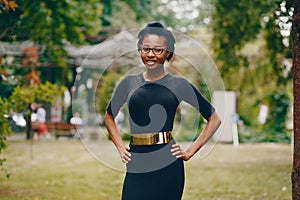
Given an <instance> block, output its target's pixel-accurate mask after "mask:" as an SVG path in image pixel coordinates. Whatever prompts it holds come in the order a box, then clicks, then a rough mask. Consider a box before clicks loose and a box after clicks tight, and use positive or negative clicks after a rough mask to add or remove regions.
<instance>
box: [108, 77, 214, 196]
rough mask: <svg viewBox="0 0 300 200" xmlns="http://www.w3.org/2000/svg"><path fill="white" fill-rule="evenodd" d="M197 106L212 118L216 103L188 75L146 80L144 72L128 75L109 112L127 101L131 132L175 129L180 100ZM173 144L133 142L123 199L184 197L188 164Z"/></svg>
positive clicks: (120, 86)
mask: <svg viewBox="0 0 300 200" xmlns="http://www.w3.org/2000/svg"><path fill="white" fill-rule="evenodd" d="M182 101H185V102H187V103H189V104H190V105H192V106H194V107H195V108H196V109H197V110H198V111H199V112H200V113H201V115H202V116H203V117H204V118H205V119H208V118H209V117H210V116H211V115H212V113H213V112H214V110H215V109H214V108H213V106H212V105H211V104H210V103H209V101H207V100H206V98H205V97H203V96H202V95H201V93H200V92H199V91H198V90H197V89H196V88H195V87H194V86H193V85H192V84H191V83H190V82H188V81H187V80H186V79H184V78H181V77H176V76H173V75H171V74H167V75H165V76H164V77H163V78H161V79H159V80H157V81H151V82H149V81H145V79H144V77H143V74H142V73H140V74H136V75H128V76H126V77H125V78H124V79H123V80H122V81H121V82H120V83H119V85H118V86H117V88H116V90H115V91H114V94H113V96H112V98H111V101H110V103H109V105H108V107H107V112H108V113H109V114H111V115H112V116H113V117H115V116H117V114H118V112H119V110H120V108H121V107H122V106H123V105H124V104H125V103H127V106H128V111H129V122H130V130H131V134H139V133H154V132H160V131H172V129H173V122H174V118H175V114H176V110H177V107H178V105H179V104H180V102H182ZM174 143H175V141H174V140H173V141H172V142H171V143H169V144H157V145H132V144H130V152H131V154H132V158H131V161H130V162H129V163H128V164H127V172H126V177H125V180H124V185H123V191H122V200H141V199H143V200H148V199H149V200H154V199H155V200H180V199H181V196H182V192H183V188H184V166H183V160H182V159H176V158H175V157H174V156H173V155H172V154H171V152H170V150H171V146H172V145H173V144H174Z"/></svg>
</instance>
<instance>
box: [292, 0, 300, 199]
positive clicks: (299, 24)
mask: <svg viewBox="0 0 300 200" xmlns="http://www.w3.org/2000/svg"><path fill="white" fill-rule="evenodd" d="M292 35H293V79H294V161H293V170H292V193H293V194H292V196H293V200H299V199H300V1H299V0H294V14H293V28H292Z"/></svg>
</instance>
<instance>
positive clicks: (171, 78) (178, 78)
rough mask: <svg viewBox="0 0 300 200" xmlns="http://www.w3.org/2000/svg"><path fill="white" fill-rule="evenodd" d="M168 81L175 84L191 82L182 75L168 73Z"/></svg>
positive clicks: (181, 84)
mask: <svg viewBox="0 0 300 200" xmlns="http://www.w3.org/2000/svg"><path fill="white" fill-rule="evenodd" d="M168 81H170V82H171V83H172V84H174V85H177V86H183V85H187V84H188V85H190V84H191V83H190V82H189V81H188V80H187V79H186V78H184V77H181V76H177V75H173V74H169V77H168Z"/></svg>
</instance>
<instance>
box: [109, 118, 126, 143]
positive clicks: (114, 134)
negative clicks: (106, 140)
mask: <svg viewBox="0 0 300 200" xmlns="http://www.w3.org/2000/svg"><path fill="white" fill-rule="evenodd" d="M104 123H105V126H106V129H107V131H108V134H109V136H110V138H111V140H112V141H113V143H114V144H115V146H116V147H117V148H124V143H123V140H122V137H121V135H120V132H119V130H118V128H117V125H116V123H115V121H114V118H113V117H112V116H111V115H110V114H109V113H105V116H104Z"/></svg>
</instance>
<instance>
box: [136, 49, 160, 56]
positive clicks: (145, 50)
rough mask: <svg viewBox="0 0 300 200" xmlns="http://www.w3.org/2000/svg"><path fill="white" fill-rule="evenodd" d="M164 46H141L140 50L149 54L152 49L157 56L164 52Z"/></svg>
mask: <svg viewBox="0 0 300 200" xmlns="http://www.w3.org/2000/svg"><path fill="white" fill-rule="evenodd" d="M164 50H165V49H164V48H159V47H155V48H150V47H141V48H140V49H139V52H141V53H142V54H148V53H149V52H150V51H152V52H153V53H154V54H155V55H156V56H158V55H160V54H162V53H163V52H164Z"/></svg>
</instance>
